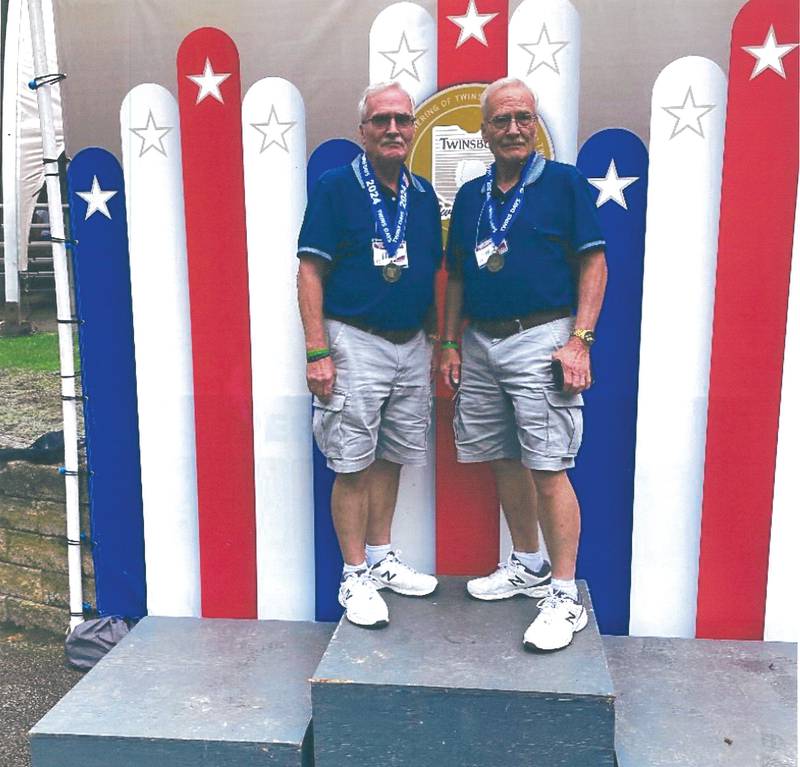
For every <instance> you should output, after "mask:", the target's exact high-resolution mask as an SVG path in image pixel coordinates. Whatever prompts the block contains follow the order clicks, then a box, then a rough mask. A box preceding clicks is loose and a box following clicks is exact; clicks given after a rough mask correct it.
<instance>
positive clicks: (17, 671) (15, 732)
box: [0, 624, 83, 767]
mask: <svg viewBox="0 0 800 767" xmlns="http://www.w3.org/2000/svg"><path fill="white" fill-rule="evenodd" d="M82 676H83V674H82V673H81V672H79V671H73V670H71V669H69V668H67V667H66V665H65V663H64V638H63V637H60V636H57V635H55V634H49V633H47V632H44V631H37V630H25V629H19V628H16V627H14V626H10V625H8V624H0V765H2V767H29V765H30V750H29V748H28V737H27V734H28V730H29V729H30V728H31V727H33V725H34V724H36V722H38V721H39V719H41V718H42V717H43V716H44V715H45V714H46V713H47V712H48V711H49V710H50V709H51V708H52V707H53V706H54V705H55V704H56V703H57V702H58V701H59V700H60V699H61V697H62V696H63V695H64V694H65V693H66V692H67V691H68V690H69V689H70V688H71V687H73V685H75V684H76V683H77V682H78V680H79V679H80V678H81V677H82Z"/></svg>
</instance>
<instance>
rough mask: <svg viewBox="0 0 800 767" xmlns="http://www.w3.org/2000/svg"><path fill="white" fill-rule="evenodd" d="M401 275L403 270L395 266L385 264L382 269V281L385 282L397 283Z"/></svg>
mask: <svg viewBox="0 0 800 767" xmlns="http://www.w3.org/2000/svg"><path fill="white" fill-rule="evenodd" d="M402 273H403V269H402V268H401V267H399V266H398V265H397V264H385V265H384V267H383V279H384V280H386V282H397V281H398V280H399V279H400V275H401V274H402Z"/></svg>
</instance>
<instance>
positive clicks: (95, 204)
mask: <svg viewBox="0 0 800 767" xmlns="http://www.w3.org/2000/svg"><path fill="white" fill-rule="evenodd" d="M67 180H68V184H69V204H70V219H71V223H72V237H73V239H76V240H77V241H78V245H77V246H76V247H75V248H74V250H73V270H74V275H75V290H76V297H77V309H78V316H79V317H80V320H81V324H80V326H79V342H80V357H81V372H82V384H83V394H84V396H85V401H84V420H85V432H86V450H87V458H88V464H89V472H90V474H89V508H90V518H91V527H92V529H91V537H92V556H93V559H94V571H95V581H96V591H97V609H98V611H99V613H100V614H101V615H121V616H125V617H128V618H139V617H141V616H143V615H145V614H146V612H147V598H146V586H145V564H144V530H143V519H142V483H141V470H140V463H139V427H138V415H137V400H136V363H135V359H134V350H133V315H132V311H131V284H130V264H129V260H128V231H127V220H126V214H125V191H124V186H123V178H122V169H121V168H120V166H119V163H118V162H117V160H116V158H115V157H114V156H113V155H112V154H110V153H109V152H107V151H105V150H104V149H99V148H96V147H90V148H88V149H83V150H81V151H80V152H78V154H77V155H75V158H74V159H73V160H72V162H71V163H70V165H69V170H68V173H67ZM93 186H94V187H95V189H96V190H97V194H95V195H94V196H93V199H92V201H87V200H86V199H84V197H83V196H82V195H86V194H90V193H91V191H92V188H93ZM111 192H114V194H113V195H111V194H110V193H111ZM106 212H107V213H108V215H106ZM87 215H88V218H87ZM109 216H110V217H109ZM153 311H158V307H157V306H155V307H153Z"/></svg>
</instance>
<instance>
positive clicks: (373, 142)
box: [359, 88, 414, 163]
mask: <svg viewBox="0 0 800 767" xmlns="http://www.w3.org/2000/svg"><path fill="white" fill-rule="evenodd" d="M413 114H414V112H413V109H412V107H411V101H410V100H409V98H408V96H406V95H405V94H404V93H403V92H402V91H400V90H398V89H397V88H389V89H388V90H385V91H381V92H380V93H376V94H374V95H372V96H370V97H369V98H368V99H367V114H366V116H365V117H364V121H363V122H362V123H361V125H360V126H359V130H360V131H361V143H362V144H363V145H364V151H365V152H366V154H367V157H368V158H369V159H370V162H372V163H375V162H378V163H382V162H392V163H401V162H405V159H406V157H407V156H408V152H409V150H410V149H411V141H412V139H413V138H414V123H413V121H412V122H411V123H410V124H407V125H403V126H401V125H398V124H397V121H398V119H399V120H400V121H401V122H403V121H404V120H408V118H409V117H413Z"/></svg>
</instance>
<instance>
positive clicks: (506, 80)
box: [481, 77, 536, 120]
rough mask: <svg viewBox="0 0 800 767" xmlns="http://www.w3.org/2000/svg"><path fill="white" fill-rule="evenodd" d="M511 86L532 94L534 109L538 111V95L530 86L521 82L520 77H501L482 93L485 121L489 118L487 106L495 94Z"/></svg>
mask: <svg viewBox="0 0 800 767" xmlns="http://www.w3.org/2000/svg"><path fill="white" fill-rule="evenodd" d="M511 86H513V87H516V88H522V89H523V90H525V91H527V92H528V93H530V95H531V98H532V99H533V108H534V109H536V94H535V93H534V92H533V91H532V90H531V88H530V86H529V85H528V84H527V83H526V82H525V81H524V80H520V79H519V78H518V77H501V78H500V79H499V80H495V81H494V82H493V83H489V85H487V86H486V89H485V90H484V92H483V93H481V116H482V117H483V119H484V120H485V119H486V117H487V114H486V105H487V104H488V103H489V99H490V98H491V97H492V96H493V95H494V94H495V93H497V91H500V90H503V88H509V87H511Z"/></svg>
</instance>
